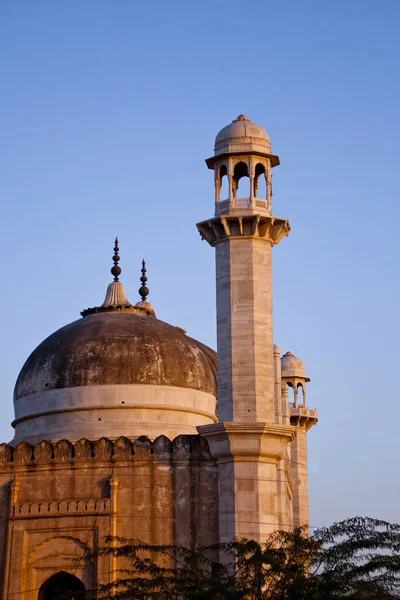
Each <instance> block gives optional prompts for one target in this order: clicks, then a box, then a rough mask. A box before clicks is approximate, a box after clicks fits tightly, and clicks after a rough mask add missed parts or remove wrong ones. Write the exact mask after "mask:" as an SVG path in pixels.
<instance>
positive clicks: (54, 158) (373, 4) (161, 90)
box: [0, 0, 400, 527]
mask: <svg viewBox="0 0 400 600" xmlns="http://www.w3.org/2000/svg"><path fill="white" fill-rule="evenodd" d="M399 20H400V4H399V3H398V2H397V0H379V2H378V0H362V1H361V0H347V1H345V0H338V1H337V2H321V1H317V0H298V1H294V0H281V2H270V1H269V0H247V1H246V2H243V1H239V0H230V1H229V2H228V1H227V0H202V2H198V1H197V2H195V1H193V2H188V1H185V2H184V1H183V0H180V1H176V0H170V1H169V2H166V1H165V0H154V1H152V2H148V1H144V0H119V1H118V2H112V1H111V0H96V2H94V1H93V0H85V1H84V2H82V1H80V0H70V1H68V2H67V1H66V0H59V1H58V2H51V1H50V0H46V1H44V0H35V2H32V1H31V0H18V1H17V2H15V1H13V0H2V1H1V2H0V56H1V58H0V88H1V94H0V125H1V135H0V164H1V166H0V215H1V236H0V252H1V256H2V262H3V274H2V285H1V293H0V332H1V336H0V339H1V345H0V365H1V366H0V389H1V420H0V440H4V441H9V440H10V439H11V438H12V436H13V433H12V428H11V427H10V425H9V423H10V422H11V421H12V419H13V407H12V394H13V387H14V384H15V381H16V378H17V376H18V373H19V370H20V369H21V367H22V365H23V363H24V361H25V360H26V358H27V357H28V356H29V354H30V353H31V352H32V350H33V349H34V348H35V347H36V346H37V345H38V344H39V343H40V342H41V341H42V340H43V339H44V338H46V337H47V336H48V335H49V334H50V333H52V332H53V331H55V330H57V329H58V328H60V327H62V326H63V325H65V324H67V323H69V322H71V321H74V320H76V319H77V318H79V314H80V311H81V310H82V309H84V308H87V307H88V306H94V305H98V304H101V302H102V301H103V299H104V294H105V290H106V286H107V284H108V283H109V282H110V281H111V275H110V272H109V269H110V268H111V266H112V261H111V257H112V249H113V242H114V238H115V236H116V235H118V237H119V240H120V255H121V267H122V275H121V280H122V281H123V283H124V284H125V286H126V290H127V293H128V297H129V299H130V301H131V302H136V301H137V300H138V299H139V298H138V293H137V290H138V288H139V285H140V281H139V277H140V267H141V264H140V263H141V260H142V258H143V257H144V258H145V259H146V262H147V268H148V273H147V274H148V279H149V280H148V285H149V289H150V296H149V300H151V302H152V303H153V305H154V308H155V310H156V313H157V316H158V317H159V318H160V319H162V320H165V321H167V322H169V323H171V324H173V325H178V326H180V327H183V328H185V329H186V330H187V332H188V334H189V335H191V336H192V337H195V338H196V339H199V340H201V341H203V342H204V343H206V344H208V345H210V346H212V347H214V348H215V347H216V331H215V267H214V251H213V249H212V248H210V247H209V246H208V245H207V244H206V242H202V241H201V240H200V237H199V234H198V232H197V231H196V227H195V223H196V222H198V221H201V220H204V219H206V218H209V217H211V216H212V215H213V211H214V184H213V174H212V172H211V171H209V170H208V169H207V167H206V165H205V163H204V159H205V158H207V157H209V156H211V155H212V154H213V144H214V138H215V135H216V134H217V133H218V131H219V130H220V129H221V128H222V127H224V126H225V125H227V124H229V123H230V122H231V121H232V120H233V119H235V118H236V117H237V115H238V114H240V113H244V114H246V115H247V116H248V117H249V118H251V119H252V120H253V121H255V122H256V123H258V124H260V125H262V126H263V127H265V128H266V129H267V131H268V132H269V134H270V137H271V143H272V149H273V152H274V153H275V154H278V155H279V156H280V159H281V165H280V166H279V167H278V168H277V169H274V213H275V214H276V215H278V216H281V217H285V218H288V219H289V220H290V222H291V226H292V231H291V233H290V236H289V237H288V238H285V239H284V240H283V242H282V243H281V244H280V245H279V246H277V247H275V248H274V251H273V255H274V282H273V283H274V337H275V342H276V344H278V346H279V347H280V348H281V351H282V353H284V352H286V351H288V350H290V351H291V352H293V353H294V354H295V355H296V356H298V357H300V358H301V359H302V360H303V361H304V363H305V366H306V371H307V375H308V376H309V377H310V378H311V382H310V383H309V384H308V388H307V401H308V405H309V406H310V407H311V408H317V409H318V411H319V423H318V425H317V426H316V427H315V428H314V429H313V430H312V431H311V432H310V433H309V436H308V437H309V465H310V479H309V489H310V522H311V525H313V526H317V527H318V526H322V525H329V524H330V523H332V522H334V521H337V520H340V519H343V518H346V517H350V516H355V515H368V516H371V517H379V518H382V519H387V520H391V521H399V520H400V517H399V505H400V481H399V468H398V464H399V459H400V451H399V442H398V438H399V434H398V427H399V425H398V424H399V422H400V400H399V397H398V385H397V377H398V374H399V371H398V369H399V351H398V339H399V333H400V331H399V315H398V304H399V300H398V298H399V291H400V284H399V275H398V265H399V258H400V256H399V255H400V238H399V234H398V228H399V218H400V208H399V198H398V171H399V158H400V157H399V154H400V153H399V144H398V140H399V138H400V120H399V105H400V103H399V92H400V78H399V75H400V74H399V64H400V41H399V40H400V38H399V36H398V24H399Z"/></svg>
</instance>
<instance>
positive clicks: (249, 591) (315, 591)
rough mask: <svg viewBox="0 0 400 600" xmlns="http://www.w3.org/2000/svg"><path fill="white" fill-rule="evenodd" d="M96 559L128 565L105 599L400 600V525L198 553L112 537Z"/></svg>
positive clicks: (283, 535)
mask: <svg viewBox="0 0 400 600" xmlns="http://www.w3.org/2000/svg"><path fill="white" fill-rule="evenodd" d="M99 553H100V554H102V555H109V554H111V555H114V556H116V557H118V561H119V562H120V561H121V560H123V562H124V563H125V564H126V565H127V567H126V568H125V569H122V570H120V578H119V579H118V581H115V582H113V583H112V584H110V585H105V586H102V587H100V588H99V590H97V592H96V598H98V599H102V600H103V599H104V600H105V599H107V598H113V599H114V600H133V599H135V600H153V599H157V600H345V599H346V600H395V599H400V578H399V574H400V526H399V525H394V524H390V523H386V522H384V521H378V520H374V519H368V518H359V517H357V518H354V519H348V520H346V521H342V522H340V523H335V524H334V525H332V526H331V527H327V528H324V529H320V530H318V531H317V532H316V533H315V534H314V535H313V536H312V537H309V536H308V535H307V533H306V530H305V529H304V528H298V529H294V530H293V531H290V532H285V531H278V532H275V533H273V534H272V535H271V536H269V538H268V539H267V541H266V542H265V543H263V544H258V543H257V542H255V541H248V540H241V541H237V542H233V543H231V544H221V545H218V546H208V547H203V548H198V549H194V550H189V549H186V548H182V547H176V546H152V545H149V544H144V543H141V542H137V541H134V540H127V539H123V538H110V539H108V545H107V547H105V548H103V549H102V550H100V552H99Z"/></svg>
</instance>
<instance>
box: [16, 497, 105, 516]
mask: <svg viewBox="0 0 400 600" xmlns="http://www.w3.org/2000/svg"><path fill="white" fill-rule="evenodd" d="M110 512H111V508H110V498H102V499H100V500H93V499H87V500H62V501H59V500H56V501H51V500H49V501H48V502H33V503H32V502H30V503H28V502H26V503H23V504H16V505H14V506H13V515H12V516H13V517H14V518H15V519H26V518H31V517H40V518H42V517H54V516H63V517H65V516H68V515H76V514H84V515H85V516H87V515H96V516H97V515H104V514H106V515H108V514H110Z"/></svg>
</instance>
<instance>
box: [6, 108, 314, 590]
mask: <svg viewBox="0 0 400 600" xmlns="http://www.w3.org/2000/svg"><path fill="white" fill-rule="evenodd" d="M206 164H207V167H208V168H209V169H211V170H212V171H213V172H214V184H215V213H214V216H213V217H211V218H210V219H207V220H206V221H203V222H201V223H198V224H197V229H198V231H199V233H200V236H201V238H202V239H203V240H205V241H206V242H207V243H208V244H209V245H210V246H211V247H212V248H214V249H215V256H216V298H217V352H216V353H215V352H214V350H212V349H211V348H208V347H207V346H205V345H204V344H202V343H201V342H199V341H197V340H194V339H192V338H190V337H189V336H188V335H186V333H185V331H184V330H183V329H181V328H179V327H175V326H172V325H169V324H168V323H165V322H163V321H160V320H158V319H157V316H156V312H155V309H156V308H157V307H155V308H153V306H152V304H151V303H150V302H149V301H148V300H147V296H148V293H149V291H148V289H147V286H146V283H147V277H146V267H145V264H144V263H143V265H142V277H141V284H142V285H141V288H140V290H139V294H140V296H141V300H140V301H139V302H137V303H135V304H131V303H130V302H129V300H128V297H127V294H126V292H125V289H124V286H123V284H122V283H121V281H120V280H119V279H120V275H121V268H120V266H119V260H120V258H119V247H118V240H116V242H115V247H114V257H113V262H114V266H113V267H112V269H111V273H112V275H113V278H114V280H113V281H112V282H111V283H110V284H109V286H108V288H107V291H106V296H105V300H104V302H103V303H102V304H101V305H99V306H95V307H93V308H87V309H85V310H83V311H82V313H81V318H79V319H78V320H76V321H74V322H73V323H70V324H69V325H66V326H65V327H62V328H61V329H59V330H58V331H56V332H55V333H53V334H52V335H50V336H49V337H48V338H47V339H46V340H44V341H43V342H42V343H41V344H40V345H39V346H38V347H37V348H36V349H35V350H34V351H33V352H32V354H31V355H30V356H29V358H28V359H27V361H26V362H25V364H24V366H23V367H22V370H21V372H20V374H19V376H18V379H17V382H16V385H15V391H14V408H15V420H14V421H13V423H12V425H13V427H14V429H15V437H14V439H13V440H12V441H11V443H9V444H7V443H4V444H1V445H0V548H1V549H0V586H1V590H2V595H1V598H3V599H4V600H6V599H7V600H12V599H15V598H18V599H19V600H38V599H39V600H50V599H51V598H53V597H54V589H55V588H58V589H68V590H71V589H72V590H76V591H77V592H84V590H88V589H91V588H93V587H95V586H96V584H99V583H107V582H110V581H113V580H115V579H117V578H118V569H119V568H120V565H119V564H118V560H117V559H116V558H115V557H110V556H98V557H97V558H93V551H94V550H96V549H97V548H99V547H101V546H102V544H104V540H105V537H106V536H108V535H114V536H115V535H116V536H124V537H130V538H135V539H141V540H142V541H144V542H148V543H151V544H176V545H185V546H187V547H195V546H198V545H209V544H213V543H218V542H225V541H230V540H233V539H234V538H243V537H246V538H248V539H255V540H259V541H262V540H264V539H265V537H266V536H267V535H268V534H269V533H270V532H272V531H274V530H275V529H290V528H291V527H293V526H296V525H304V524H308V518H309V516H308V491H307V479H308V469H307V432H308V430H309V429H310V428H311V427H312V426H313V425H315V424H316V423H317V412H316V411H315V410H311V409H309V408H307V405H306V383H307V382H308V381H310V380H309V378H308V377H306V375H305V370H304V365H303V363H302V362H301V360H299V359H298V358H296V357H295V356H294V355H293V354H291V353H290V352H287V353H286V354H284V355H283V356H282V357H281V353H280V350H279V348H278V347H277V346H276V345H274V340H273V320H272V271H271V269H272V248H273V246H275V245H277V244H279V243H280V242H281V240H282V239H283V238H285V237H286V236H287V235H288V234H289V231H290V225H289V222H288V221H287V220H286V219H284V218H280V217H276V216H273V215H272V169H273V167H276V166H277V165H279V157H278V156H276V155H274V154H272V151H271V146H270V139H269V136H268V134H267V132H266V131H265V129H263V128H262V127H260V126H259V125H256V124H255V123H253V122H252V121H251V120H250V119H248V118H247V117H245V116H244V115H240V116H239V117H238V118H237V119H235V120H234V121H233V122H232V123H231V124H230V125H228V126H227V127H224V128H223V129H222V130H221V131H220V132H219V133H218V135H217V137H216V140H215V147H214V155H213V156H212V157H211V158H208V159H207V160H206ZM246 185H247V187H246ZM225 190H226V192H225ZM79 597H81V596H79Z"/></svg>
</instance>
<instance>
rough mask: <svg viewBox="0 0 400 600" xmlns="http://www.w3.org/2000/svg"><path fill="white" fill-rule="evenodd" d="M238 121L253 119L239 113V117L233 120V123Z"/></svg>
mask: <svg viewBox="0 0 400 600" xmlns="http://www.w3.org/2000/svg"><path fill="white" fill-rule="evenodd" d="M236 121H251V119H249V118H248V117H246V115H239V116H238V117H236V119H234V120H233V121H232V123H236Z"/></svg>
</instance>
